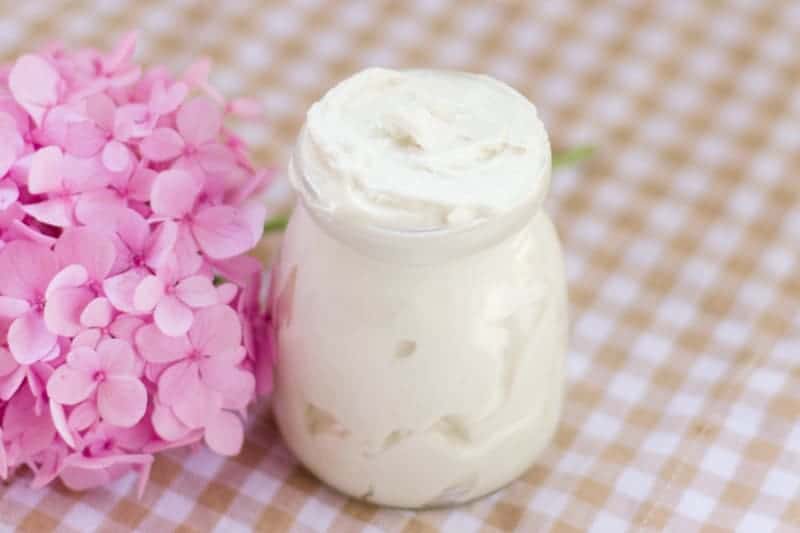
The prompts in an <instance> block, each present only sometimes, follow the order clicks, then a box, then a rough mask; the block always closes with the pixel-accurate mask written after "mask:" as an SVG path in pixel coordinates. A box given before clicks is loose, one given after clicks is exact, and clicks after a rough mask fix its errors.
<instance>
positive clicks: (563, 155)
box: [553, 145, 594, 170]
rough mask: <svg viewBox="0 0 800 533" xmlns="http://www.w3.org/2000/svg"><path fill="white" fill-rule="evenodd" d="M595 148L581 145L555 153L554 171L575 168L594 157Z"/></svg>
mask: <svg viewBox="0 0 800 533" xmlns="http://www.w3.org/2000/svg"><path fill="white" fill-rule="evenodd" d="M593 153H594V146H589V145H581V146H576V147H574V148H569V149H567V150H560V151H558V152H553V170H556V169H559V168H563V167H571V166H575V165H577V164H578V163H580V162H581V161H584V160H586V159H588V158H589V157H591V156H592V154H593Z"/></svg>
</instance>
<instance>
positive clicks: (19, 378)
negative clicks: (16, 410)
mask: <svg viewBox="0 0 800 533" xmlns="http://www.w3.org/2000/svg"><path fill="white" fill-rule="evenodd" d="M26 376H27V372H26V371H25V367H24V366H19V367H17V369H16V370H14V371H13V372H11V373H10V374H7V375H5V376H3V377H0V400H2V401H4V402H7V401H8V400H10V399H11V398H12V397H13V396H14V395H15V394H16V393H17V391H18V390H19V388H20V387H21V386H22V383H23V382H24V381H25V377H26ZM0 445H2V444H0Z"/></svg>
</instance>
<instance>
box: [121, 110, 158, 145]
mask: <svg viewBox="0 0 800 533" xmlns="http://www.w3.org/2000/svg"><path fill="white" fill-rule="evenodd" d="M149 115H150V113H149V110H148V109H147V106H146V105H144V104H138V103H137V104H126V105H123V106H120V107H119V108H117V112H116V113H115V115H114V138H116V139H118V140H125V141H127V140H130V139H133V138H140V137H146V136H147V135H150V132H151V131H152V130H153V126H154V123H153V121H151V120H149V119H150V116H149Z"/></svg>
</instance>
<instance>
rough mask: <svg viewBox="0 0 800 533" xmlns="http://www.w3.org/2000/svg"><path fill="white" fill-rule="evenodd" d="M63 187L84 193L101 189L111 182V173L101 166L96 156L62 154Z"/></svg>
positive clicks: (70, 190) (72, 191)
mask: <svg viewBox="0 0 800 533" xmlns="http://www.w3.org/2000/svg"><path fill="white" fill-rule="evenodd" d="M61 174H62V177H63V188H64V189H65V190H67V191H69V192H71V193H85V192H91V191H96V190H98V189H102V188H103V187H106V186H107V185H109V184H110V183H111V181H112V180H111V178H112V177H113V174H112V173H111V172H110V171H109V170H108V169H107V168H106V167H104V166H103V163H102V161H100V158H98V157H88V158H86V157H77V156H74V155H72V154H64V160H63V162H62V163H61Z"/></svg>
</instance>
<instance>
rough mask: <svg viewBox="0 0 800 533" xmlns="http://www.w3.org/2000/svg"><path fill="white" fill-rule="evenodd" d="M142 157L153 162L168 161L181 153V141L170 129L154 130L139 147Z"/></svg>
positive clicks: (176, 133) (175, 132)
mask: <svg viewBox="0 0 800 533" xmlns="http://www.w3.org/2000/svg"><path fill="white" fill-rule="evenodd" d="M139 149H140V150H141V151H142V155H143V156H145V157H146V158H148V159H152V160H153V161H169V160H170V159H175V158H176V157H178V156H179V155H181V153H182V152H183V139H182V138H181V136H180V135H178V132H177V131H175V130H173V129H172V128H156V129H155V130H153V133H151V134H150V135H149V136H147V137H145V138H144V139H143V140H142V143H141V144H140V145H139Z"/></svg>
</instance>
